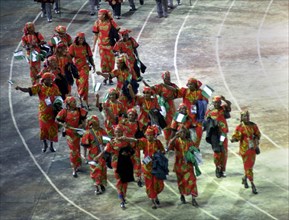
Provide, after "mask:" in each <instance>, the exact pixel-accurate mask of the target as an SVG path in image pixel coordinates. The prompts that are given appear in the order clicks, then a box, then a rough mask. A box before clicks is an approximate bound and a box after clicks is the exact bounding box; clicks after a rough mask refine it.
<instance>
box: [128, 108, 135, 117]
mask: <svg viewBox="0 0 289 220" xmlns="http://www.w3.org/2000/svg"><path fill="white" fill-rule="evenodd" d="M131 112H132V113H134V114H135V115H137V111H136V109H135V108H130V109H128V110H127V114H129V113H131Z"/></svg>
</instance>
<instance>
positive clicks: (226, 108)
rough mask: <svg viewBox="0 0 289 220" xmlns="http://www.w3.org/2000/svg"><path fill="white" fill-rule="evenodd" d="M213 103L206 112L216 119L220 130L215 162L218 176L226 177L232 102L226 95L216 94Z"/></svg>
mask: <svg viewBox="0 0 289 220" xmlns="http://www.w3.org/2000/svg"><path fill="white" fill-rule="evenodd" d="M212 101H213V102H212V105H211V106H210V108H209V109H208V110H207V112H206V120H207V119H208V118H210V119H212V120H215V121H216V123H217V126H218V129H219V132H220V135H219V146H221V150H220V151H214V163H215V166H216V177H217V178H221V177H226V173H225V171H226V165H227V160H228V137H227V134H228V132H229V127H228V124H227V119H228V118H230V112H231V102H230V101H229V100H227V99H225V97H224V96H214V97H213V100H212Z"/></svg>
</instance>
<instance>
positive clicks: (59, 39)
mask: <svg viewBox="0 0 289 220" xmlns="http://www.w3.org/2000/svg"><path fill="white" fill-rule="evenodd" d="M54 31H55V33H56V34H54V35H53V36H52V37H51V39H50V41H49V42H48V45H49V46H50V47H52V51H53V53H55V51H56V46H57V45H58V44H59V43H63V44H64V45H65V46H66V48H68V47H69V46H70V45H71V44H72V43H73V41H72V37H71V36H70V35H69V34H68V33H67V32H66V27H65V26H63V25H58V26H57V27H55V29H54Z"/></svg>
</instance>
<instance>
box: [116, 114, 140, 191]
mask: <svg viewBox="0 0 289 220" xmlns="http://www.w3.org/2000/svg"><path fill="white" fill-rule="evenodd" d="M126 113H127V118H123V119H122V120H121V121H120V124H122V125H123V126H124V127H125V130H124V135H125V136H127V137H130V138H137V139H139V138H141V137H144V132H143V131H142V130H140V126H139V122H138V121H137V116H138V115H137V111H136V109H135V108H130V109H128V110H127V112H126ZM134 150H135V153H134V155H133V157H132V162H133V165H134V174H135V176H136V178H137V184H138V186H139V187H142V186H143V183H142V179H141V174H142V172H141V157H140V149H139V147H138V145H137V144H135V143H134Z"/></svg>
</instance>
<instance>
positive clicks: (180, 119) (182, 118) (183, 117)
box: [174, 113, 187, 123]
mask: <svg viewBox="0 0 289 220" xmlns="http://www.w3.org/2000/svg"><path fill="white" fill-rule="evenodd" d="M186 118H187V115H184V114H182V113H176V114H175V118H174V119H175V120H176V121H177V122H179V123H184V122H185V121H186Z"/></svg>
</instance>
